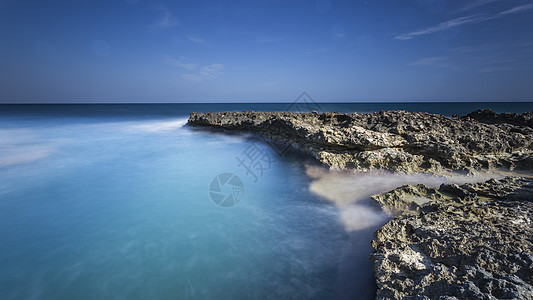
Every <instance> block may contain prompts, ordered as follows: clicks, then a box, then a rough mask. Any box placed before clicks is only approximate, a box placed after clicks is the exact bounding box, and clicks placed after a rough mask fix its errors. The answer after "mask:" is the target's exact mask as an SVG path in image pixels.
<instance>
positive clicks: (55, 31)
mask: <svg viewBox="0 0 533 300" xmlns="http://www.w3.org/2000/svg"><path fill="white" fill-rule="evenodd" d="M532 28H533V1H531V0H529V1H526V0H418V1H416V0H413V1H407V0H405V1H403V0H402V1H399V0H379V1H378V0H373V1H371V0H368V1H356V0H338V1H337V0H331V1H328V0H319V1H312V0H306V1H304V0H301V1H298V0H243V1H220V0H217V1H202V0H190V1H189V0H186V1H147V0H105V1H101V0H90V1H82V0H76V1H74V0H67V1H54V0H50V1H42V0H0V70H1V72H0V102H4V103H6V102H10V103H19V102H212V101H224V102H227V101H237V102H253V101H262V102H264V101H292V100H294V98H295V97H297V96H298V95H299V94H300V93H301V92H302V91H307V92H308V93H309V94H310V95H311V96H312V97H313V98H314V99H315V100H317V101H533V97H532V96H533V30H532Z"/></svg>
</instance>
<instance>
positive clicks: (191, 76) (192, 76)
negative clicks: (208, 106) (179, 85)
mask: <svg viewBox="0 0 533 300" xmlns="http://www.w3.org/2000/svg"><path fill="white" fill-rule="evenodd" d="M223 70H224V65H223V64H218V63H215V64H210V65H207V66H203V67H201V68H199V69H198V71H197V72H195V73H188V74H182V75H181V78H183V79H185V80H189V81H195V82H201V81H204V80H212V79H215V78H217V77H219V76H220V75H222V74H223V72H222V71H223Z"/></svg>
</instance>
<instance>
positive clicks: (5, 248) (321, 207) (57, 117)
mask: <svg viewBox="0 0 533 300" xmlns="http://www.w3.org/2000/svg"><path fill="white" fill-rule="evenodd" d="M288 107H289V106H288V104H280V103H277V104H120V105H118V104H117V105H105V104H94V105H0V299H372V298H373V297H374V295H375V290H376V285H375V283H374V277H373V274H372V265H371V263H370V261H369V260H368V257H369V254H370V253H371V251H372V248H371V246H370V241H371V239H372V234H373V232H374V231H375V230H377V229H378V228H379V227H380V226H381V225H383V224H384V223H385V222H387V220H388V218H387V217H386V216H385V215H384V214H383V213H382V212H381V211H380V210H379V209H378V208H376V207H374V206H372V205H370V204H369V201H368V199H369V196H370V195H371V194H373V193H377V192H381V191H386V190H389V189H392V188H394V187H396V186H400V185H402V184H405V183H417V182H421V181H423V182H427V183H429V184H434V185H438V184H439V183H440V182H444V181H446V180H449V179H445V178H434V177H432V178H427V177H425V176H424V175H416V174H415V175H411V176H401V175H397V174H388V173H370V174H352V173H350V174H348V173H345V172H344V173H343V172H330V171H328V170H326V169H324V168H322V167H321V166H319V165H318V164H317V163H316V162H315V161H314V160H313V159H312V158H310V157H308V156H305V155H302V154H300V153H297V152H294V151H288V152H285V153H283V154H282V155H279V154H278V152H276V151H275V149H274V148H271V147H270V146H269V145H268V143H266V142H265V141H263V140H262V139H260V138H258V137H255V136H252V135H248V134H238V133H224V132H217V131H211V130H206V129H201V128H194V127H189V126H187V125H186V121H187V117H188V114H189V113H190V112H192V111H202V112H208V111H240V110H262V111H283V110H287V109H288ZM292 108H294V107H292ZM300 108H301V107H299V108H298V109H300ZM477 108H492V109H494V110H496V111H498V112H525V111H532V109H533V103H404V104H399V103H394V104H392V103H374V104H372V103H359V104H339V103H321V104H320V109H321V110H324V111H339V112H354V111H355V112H372V111H379V110H383V109H404V110H409V111H426V112H431V113H440V114H444V115H447V116H450V115H452V114H461V115H464V114H467V113H468V112H470V111H472V110H474V109H477Z"/></svg>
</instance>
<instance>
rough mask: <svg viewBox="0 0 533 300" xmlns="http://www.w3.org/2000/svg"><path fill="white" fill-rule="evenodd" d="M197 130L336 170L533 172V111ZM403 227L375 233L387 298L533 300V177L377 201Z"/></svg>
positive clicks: (381, 292) (246, 122) (294, 118)
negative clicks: (264, 144)
mask: <svg viewBox="0 0 533 300" xmlns="http://www.w3.org/2000/svg"><path fill="white" fill-rule="evenodd" d="M189 124H190V125H194V126H207V127H216V128H222V129H226V130H238V131H246V132H252V133H256V134H258V135H260V136H262V137H264V138H266V139H267V141H270V142H272V141H274V142H275V143H282V144H288V145H291V146H292V147H294V148H296V149H299V150H301V151H303V152H305V153H308V154H311V155H313V156H314V157H315V158H316V159H317V160H318V161H320V162H322V163H323V164H325V165H327V166H329V167H330V168H336V169H356V170H362V171H366V170H372V169H383V170H391V171H395V172H403V173H414V172H425V173H440V172H443V171H462V172H464V173H469V174H470V173H475V172H478V171H482V170H491V169H505V170H527V171H531V170H533V113H524V114H509V113H507V114H496V113H495V112H493V111H490V110H478V111H475V112H472V113H470V114H468V115H467V116H463V117H461V116H453V117H452V118H448V117H445V116H441V115H433V114H427V113H411V112H405V111H381V112H376V113H367V114H360V113H353V114H341V113H317V112H312V113H282V112H272V113H271V112H253V111H245V112H241V113H236V112H224V113H206V114H202V113H192V114H191V116H190V118H189ZM372 199H373V201H374V203H376V205H379V206H380V207H381V208H382V209H383V210H384V211H385V212H386V213H388V214H389V215H390V216H391V217H394V219H393V220H391V221H390V222H388V223H387V224H385V225H384V226H383V227H382V228H381V229H379V230H378V231H377V232H376V233H375V239H374V240H373V241H372V247H373V248H374V253H372V255H371V261H372V262H373V265H374V274H375V277H376V282H377V285H378V291H377V299H532V300H533V180H532V179H528V178H523V177H506V178H503V179H500V180H495V179H491V180H488V181H486V182H483V183H475V184H472V183H470V184H464V185H460V186H459V185H455V184H443V185H441V186H440V187H439V188H431V187H427V186H425V185H421V184H419V185H407V186H402V187H399V188H397V189H394V190H392V191H390V192H387V193H384V194H380V195H375V196H372Z"/></svg>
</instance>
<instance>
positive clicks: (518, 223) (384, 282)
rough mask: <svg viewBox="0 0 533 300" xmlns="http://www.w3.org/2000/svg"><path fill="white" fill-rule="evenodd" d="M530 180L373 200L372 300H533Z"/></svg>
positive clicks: (419, 190) (410, 190) (407, 191)
mask: <svg viewBox="0 0 533 300" xmlns="http://www.w3.org/2000/svg"><path fill="white" fill-rule="evenodd" d="M532 196H533V181H532V180H530V179H525V178H516V177H515V178H510V177H508V178H504V179H502V180H494V179H491V180H489V181H487V182H485V183H478V184H465V185H462V186H457V185H451V184H444V185H442V186H441V187H440V188H439V189H432V188H428V187H426V186H423V185H418V186H404V187H401V188H398V189H396V190H394V191H392V192H389V193H386V194H383V195H379V196H374V197H373V198H374V200H375V201H377V202H378V203H380V205H382V206H383V207H384V209H385V210H386V211H388V212H390V213H392V214H393V215H397V216H398V215H399V217H398V218H396V219H394V220H392V221H390V222H389V223H387V224H386V225H385V226H383V227H382V228H381V229H380V230H378V232H377V233H376V234H375V237H376V239H375V240H374V241H373V242H372V246H373V247H374V249H375V252H374V253H373V254H372V255H371V260H372V261H373V262H374V273H375V276H376V281H377V284H378V292H377V298H378V299H415V298H416V299H533V197H532Z"/></svg>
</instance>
